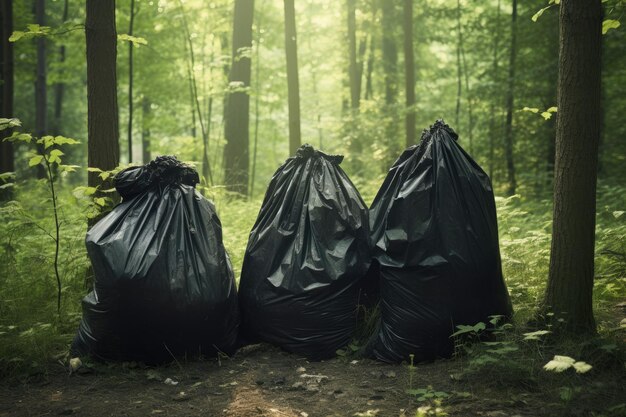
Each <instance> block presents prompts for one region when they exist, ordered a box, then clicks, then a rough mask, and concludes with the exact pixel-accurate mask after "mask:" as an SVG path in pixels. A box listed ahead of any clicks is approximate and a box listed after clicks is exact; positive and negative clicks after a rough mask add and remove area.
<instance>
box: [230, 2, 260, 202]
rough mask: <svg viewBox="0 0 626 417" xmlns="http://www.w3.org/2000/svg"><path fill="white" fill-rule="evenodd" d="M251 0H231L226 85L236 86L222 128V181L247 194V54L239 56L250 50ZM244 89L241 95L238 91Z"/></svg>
mask: <svg viewBox="0 0 626 417" xmlns="http://www.w3.org/2000/svg"><path fill="white" fill-rule="evenodd" d="M253 16H254V0H235V12H234V17H233V42H232V46H233V52H232V61H231V67H230V74H229V77H228V81H229V84H230V86H231V87H232V86H233V85H236V84H238V85H237V87H236V88H237V91H230V92H229V93H228V96H227V99H226V113H225V114H226V120H225V124H224V137H225V139H226V145H225V146H224V180H225V183H226V188H227V189H228V190H229V191H234V192H237V193H239V194H241V195H244V196H245V195H247V193H248V167H249V165H250V161H249V141H250V127H249V122H250V95H249V91H248V90H249V88H250V72H251V60H250V54H249V53H247V54H246V55H245V56H241V49H242V48H248V50H249V49H250V48H252V20H253ZM243 89H245V90H244V91H242V90H243Z"/></svg>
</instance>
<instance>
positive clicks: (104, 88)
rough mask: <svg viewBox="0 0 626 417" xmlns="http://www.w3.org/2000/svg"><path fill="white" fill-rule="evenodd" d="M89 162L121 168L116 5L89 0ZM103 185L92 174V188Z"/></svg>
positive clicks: (87, 25) (90, 164)
mask: <svg viewBox="0 0 626 417" xmlns="http://www.w3.org/2000/svg"><path fill="white" fill-rule="evenodd" d="M85 40H86V49H87V120H88V146H87V158H88V164H89V166H90V167H95V168H100V169H102V170H111V169H113V168H115V167H116V166H117V165H118V164H119V159H120V148H119V121H118V109H117V90H116V89H117V79H116V60H117V53H116V46H117V33H116V30H115V1H102V0H87V17H86V21H85ZM100 184H101V179H100V177H99V176H98V174H97V173H94V172H90V173H89V186H90V187H96V186H98V185H100Z"/></svg>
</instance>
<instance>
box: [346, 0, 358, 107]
mask: <svg viewBox="0 0 626 417" xmlns="http://www.w3.org/2000/svg"><path fill="white" fill-rule="evenodd" d="M347 6H348V57H349V64H348V75H349V77H348V78H349V84H350V107H351V108H352V110H358V108H359V99H360V97H359V85H360V83H361V79H360V78H358V69H357V58H356V0H347Z"/></svg>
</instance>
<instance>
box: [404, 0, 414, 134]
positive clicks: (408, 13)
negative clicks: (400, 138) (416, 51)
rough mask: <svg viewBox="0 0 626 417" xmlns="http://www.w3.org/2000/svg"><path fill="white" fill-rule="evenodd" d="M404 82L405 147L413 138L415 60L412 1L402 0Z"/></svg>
mask: <svg viewBox="0 0 626 417" xmlns="http://www.w3.org/2000/svg"><path fill="white" fill-rule="evenodd" d="M403 22H404V74H405V76H404V80H405V91H406V93H405V94H406V116H405V127H406V146H407V147H409V146H411V145H413V144H415V142H416V138H415V108H414V106H415V58H414V57H413V0H404V19H403Z"/></svg>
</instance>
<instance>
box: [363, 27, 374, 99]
mask: <svg viewBox="0 0 626 417" xmlns="http://www.w3.org/2000/svg"><path fill="white" fill-rule="evenodd" d="M375 40H376V38H375V36H374V34H372V35H371V36H370V45H369V52H368V54H367V68H366V70H365V71H366V72H365V99H366V100H371V99H372V97H373V95H374V92H373V91H372V73H373V72H374V53H375V50H376V48H375Z"/></svg>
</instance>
